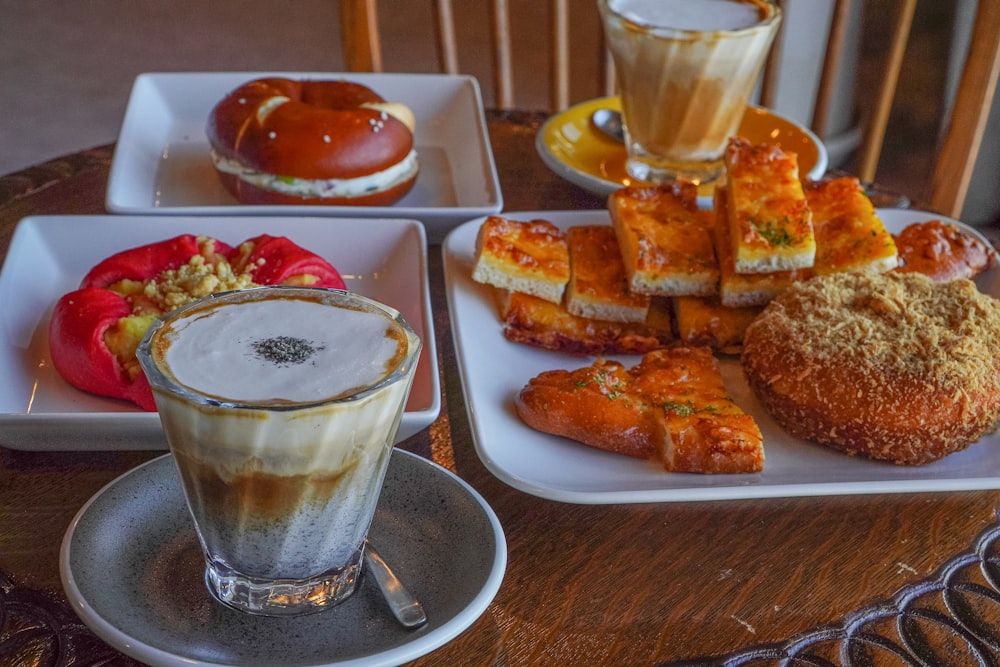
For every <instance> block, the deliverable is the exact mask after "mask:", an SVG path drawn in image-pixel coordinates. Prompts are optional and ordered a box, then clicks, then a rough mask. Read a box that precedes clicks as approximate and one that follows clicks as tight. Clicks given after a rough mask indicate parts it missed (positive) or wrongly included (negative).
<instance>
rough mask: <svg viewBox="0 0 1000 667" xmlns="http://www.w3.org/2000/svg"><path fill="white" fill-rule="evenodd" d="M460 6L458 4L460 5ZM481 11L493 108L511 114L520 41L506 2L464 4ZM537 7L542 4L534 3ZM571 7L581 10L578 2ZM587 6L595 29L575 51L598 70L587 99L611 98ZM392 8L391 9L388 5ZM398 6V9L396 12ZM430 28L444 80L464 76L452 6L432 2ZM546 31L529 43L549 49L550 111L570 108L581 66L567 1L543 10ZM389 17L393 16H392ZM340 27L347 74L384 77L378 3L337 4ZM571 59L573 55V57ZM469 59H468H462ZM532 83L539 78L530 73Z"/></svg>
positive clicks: (607, 66)
mask: <svg viewBox="0 0 1000 667" xmlns="http://www.w3.org/2000/svg"><path fill="white" fill-rule="evenodd" d="M459 4H462V3H459ZM467 4H469V5H475V6H477V7H478V8H479V9H485V10H488V17H489V24H490V35H489V44H488V45H481V44H480V45H478V46H479V49H477V50H481V49H482V48H483V47H485V50H486V51H487V52H489V53H490V54H491V56H492V63H491V65H492V79H493V96H494V100H495V102H494V104H495V106H496V107H497V108H501V109H511V108H515V107H516V106H517V97H516V96H515V61H516V59H517V48H518V47H517V44H518V39H517V38H518V37H520V36H516V35H515V34H514V31H513V30H512V20H511V19H512V15H511V7H510V0H490V2H489V3H486V2H475V3H467ZM537 4H538V5H541V3H537ZM573 4H574V5H575V6H576V5H580V6H582V4H583V3H581V2H580V0H573ZM591 4H593V3H588V4H587V9H589V10H591V13H592V15H593V17H592V18H593V21H594V23H593V25H594V26H596V29H595V30H594V31H592V32H591V33H590V34H588V35H585V36H583V38H582V39H581V38H580V36H576V37H578V40H577V41H576V42H575V43H576V44H577V45H579V44H581V43H583V44H593V45H594V48H593V49H591V53H589V54H588V55H590V56H591V57H592V60H594V61H596V63H597V65H596V69H597V70H598V76H597V82H596V84H597V87H596V88H593V89H592V92H591V93H590V94H591V96H594V95H601V94H604V95H611V94H614V90H615V81H614V79H615V77H614V65H613V64H612V63H611V59H610V57H608V55H607V50H606V49H605V48H604V42H603V36H602V35H601V33H600V29H599V23H597V22H596V17H597V13H596V4H593V6H592V7H591ZM385 6H386V7H389V8H392V6H393V5H392V3H386V4H385ZM398 7H399V6H398V5H396V7H395V8H396V9H398ZM433 8H434V23H433V34H434V36H435V38H436V40H435V41H436V45H437V54H436V55H437V58H438V61H439V63H438V64H439V71H441V72H444V73H448V74H458V73H460V72H462V71H468V70H463V69H461V66H460V65H459V40H458V39H456V31H457V25H456V23H457V21H458V20H459V19H458V18H457V15H456V11H455V6H454V3H453V2H452V0H433ZM547 10H548V11H547V19H546V20H547V22H548V29H547V30H546V31H542V30H539V32H538V34H537V35H535V36H533V39H545V40H546V41H547V42H548V44H549V48H548V51H549V60H550V63H551V65H550V72H549V99H548V108H549V109H552V110H561V109H564V108H566V107H567V106H569V104H570V101H571V99H572V98H571V92H570V88H571V82H572V78H573V72H572V69H571V64H572V63H573V61H574V60H579V54H578V53H574V52H576V51H578V48H572V49H571V46H570V45H571V38H572V37H573V35H571V25H570V0H549V3H548V6H547ZM390 11H391V10H390ZM340 21H341V33H342V39H343V42H342V45H343V52H344V62H345V64H346V66H347V69H348V70H349V71H353V72H381V71H383V58H382V36H381V32H380V19H379V13H378V2H377V0H341V2H340ZM571 53H573V55H572V56H571ZM466 55H468V54H466ZM532 74H533V78H535V77H537V76H538V75H539V74H540V73H538V72H532Z"/></svg>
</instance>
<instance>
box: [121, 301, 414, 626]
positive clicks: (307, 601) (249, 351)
mask: <svg viewBox="0 0 1000 667" xmlns="http://www.w3.org/2000/svg"><path fill="white" fill-rule="evenodd" d="M420 348H421V341H420V339H419V338H418V337H417V335H416V334H415V333H414V332H413V330H412V329H411V328H410V327H409V326H408V325H407V323H406V322H405V321H404V320H403V318H402V317H401V316H400V314H399V313H397V312H396V311H394V310H392V309H391V308H388V307H387V306H384V305H381V304H379V303H376V302H374V301H372V300H370V299H367V298H364V297H361V296H358V295H355V294H351V293H347V292H343V291H340V290H328V289H315V288H298V287H281V286H276V287H261V288H254V289H248V290H242V291H235V292H226V293H221V294H216V295H213V296H210V297H208V298H206V299H203V300H200V301H196V302H194V303H192V304H190V305H188V306H186V307H183V308H180V309H178V310H176V311H174V312H172V313H170V314H168V315H166V316H164V318H162V319H161V320H160V321H158V322H157V323H156V324H155V325H154V326H153V327H152V328H151V329H150V331H149V332H148V333H147V334H146V336H145V338H144V339H143V341H142V344H141V345H140V347H139V351H138V355H139V362H140V364H141V366H142V369H143V371H144V372H145V374H146V377H147V378H148V379H149V382H150V385H151V387H152V389H153V395H154V397H155V399H156V407H157V411H158V412H159V415H160V421H161V423H162V424H163V430H164V432H165V434H166V437H167V442H168V444H169V446H170V451H171V453H172V454H173V457H174V460H175V462H176V464H177V469H178V471H179V472H180V477H181V481H182V483H183V487H184V493H185V497H186V498H187V503H188V507H189V509H190V510H191V514H192V516H193V518H194V525H195V529H196V532H197V534H198V539H199V541H200V542H201V546H202V549H203V551H204V554H205V560H206V570H205V581H206V584H207V586H208V589H209V591H210V592H211V593H212V595H214V596H215V597H216V598H217V599H218V600H220V601H221V602H223V603H225V604H227V605H229V606H232V607H234V608H236V609H240V610H243V611H247V612H250V613H255V614H262V615H269V616H282V615H285V616H287V615H297V614H303V613H309V612H315V611H320V610H322V609H325V608H328V607H330V606H332V605H335V604H337V603H338V602H341V601H342V600H344V599H346V598H347V597H348V596H349V595H351V593H352V592H353V591H354V589H355V585H356V583H357V580H358V576H359V573H360V569H361V562H362V559H363V556H364V547H365V538H366V535H367V532H368V528H369V525H370V523H371V520H372V517H373V515H374V513H375V507H376V504H377V501H378V497H379V493H380V491H381V488H382V481H383V478H384V476H385V472H386V468H387V466H388V462H389V457H390V454H391V451H392V446H393V442H394V439H395V434H396V429H397V427H398V426H399V421H400V419H401V417H402V414H403V409H404V406H405V404H406V399H407V396H408V395H409V392H410V386H411V384H412V381H413V375H414V370H415V368H416V365H417V358H418V356H419V353H420Z"/></svg>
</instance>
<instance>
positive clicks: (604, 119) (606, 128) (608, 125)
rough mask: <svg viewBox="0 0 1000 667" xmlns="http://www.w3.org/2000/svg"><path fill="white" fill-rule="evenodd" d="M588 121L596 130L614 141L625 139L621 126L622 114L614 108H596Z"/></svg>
mask: <svg viewBox="0 0 1000 667" xmlns="http://www.w3.org/2000/svg"><path fill="white" fill-rule="evenodd" d="M590 122H591V123H593V124H594V127H596V128H597V129H598V130H600V131H601V132H603V133H604V134H606V135H608V136H609V137H611V138H612V139H614V140H615V141H620V142H624V141H625V131H624V129H623V128H622V115H621V113H620V112H618V111H615V110H614V109H598V110H596V111H595V112H594V113H592V114H591V115H590Z"/></svg>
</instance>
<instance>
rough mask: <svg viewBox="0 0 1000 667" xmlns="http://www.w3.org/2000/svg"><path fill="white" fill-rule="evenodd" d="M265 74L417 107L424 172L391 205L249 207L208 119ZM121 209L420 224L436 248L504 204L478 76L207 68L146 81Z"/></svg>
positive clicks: (131, 117) (120, 174)
mask: <svg viewBox="0 0 1000 667" xmlns="http://www.w3.org/2000/svg"><path fill="white" fill-rule="evenodd" d="M262 76H284V77H287V78H292V79H347V80H350V81H354V82H357V83H360V84H363V85H366V86H368V87H369V88H371V89H372V90H374V91H375V92H377V93H378V94H380V95H381V96H382V97H384V98H385V99H386V100H389V101H391V102H402V103H404V104H406V105H408V106H409V107H410V108H411V109H412V110H413V112H414V115H415V116H416V121H417V126H416V128H415V130H414V136H415V140H416V149H417V155H418V159H419V161H420V173H419V175H418V176H417V182H416V184H415V185H414V186H413V189H412V190H411V191H410V192H409V193H408V194H407V195H406V196H405V197H404V198H403V199H401V200H400V201H399V202H397V203H396V204H395V205H393V206H389V207H371V206H294V205H291V206H244V205H242V204H240V203H238V202H237V201H236V199H234V198H233V197H232V195H230V194H229V193H228V192H227V191H226V190H225V189H224V188H223V187H222V184H221V183H220V182H219V179H218V177H217V176H216V173H215V168H214V167H213V165H212V160H211V158H210V157H209V144H208V139H207V138H206V136H205V123H206V121H207V120H208V116H209V113H210V112H211V110H212V107H214V106H215V104H216V103H217V102H218V101H219V100H221V99H222V98H223V97H225V95H226V94H227V93H229V92H230V91H231V90H233V89H235V88H237V87H238V86H239V85H241V84H243V83H244V82H246V81H250V80H252V79H255V78H259V77H262ZM106 199H107V202H106V203H107V207H108V210H109V211H111V212H114V213H147V214H149V213H153V214H174V215H194V214H196V215H269V216H275V215H289V216H291V215H294V216H326V215H336V216H341V217H357V218H369V217H374V218H414V219H417V220H420V221H421V222H423V223H424V225H425V226H426V227H427V236H428V238H429V239H430V240H431V242H436V241H440V240H441V238H443V237H444V235H445V233H447V231H448V230H449V229H451V228H452V227H454V226H456V225H457V224H459V223H461V222H464V221H465V220H468V219H469V218H473V217H476V216H480V215H488V214H490V213H495V212H496V211H499V210H500V209H501V207H502V206H503V200H502V195H501V193H500V182H499V179H498V178H497V171H496V165H495V163H494V161H493V152H492V150H491V148H490V142H489V135H488V133H487V130H486V118H485V116H484V114H483V102H482V96H481V94H480V91H479V85H478V84H477V83H476V80H475V79H474V78H472V77H469V76H453V75H441V74H355V73H347V74H341V73H332V74H331V73H321V72H294V73H292V72H208V73H148V74H141V75H139V76H138V77H137V78H136V80H135V83H134V85H133V87H132V93H131V95H130V97H129V100H128V106H127V108H126V110H125V118H124V120H123V122H122V128H121V133H120V135H119V137H118V144H117V146H116V147H115V154H114V158H113V160H112V163H111V174H110V178H109V180H108V191H107V198H106Z"/></svg>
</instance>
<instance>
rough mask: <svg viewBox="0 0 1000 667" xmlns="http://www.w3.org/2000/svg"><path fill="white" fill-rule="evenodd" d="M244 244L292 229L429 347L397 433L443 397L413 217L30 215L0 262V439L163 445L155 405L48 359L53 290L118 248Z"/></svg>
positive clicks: (59, 291)
mask: <svg viewBox="0 0 1000 667" xmlns="http://www.w3.org/2000/svg"><path fill="white" fill-rule="evenodd" d="M187 233H191V234H204V235H207V236H211V237H214V238H217V239H219V240H221V241H225V242H226V243H229V244H230V245H235V244H238V243H240V242H242V241H244V240H246V239H249V238H253V237H254V236H258V235H260V234H270V235H272V236H287V237H288V238H289V239H291V240H292V241H294V242H295V243H297V244H299V245H301V246H302V247H304V248H306V249H307V250H311V251H312V252H315V253H316V254H318V255H321V256H322V257H324V258H326V259H327V261H329V262H330V263H332V264H333V265H334V266H335V267H336V268H337V270H338V271H340V273H341V275H342V276H343V277H344V282H345V283H347V287H348V289H349V290H351V291H354V292H358V293H359V294H363V295H365V296H368V297H371V298H373V299H375V300H376V301H380V302H382V303H385V304H387V305H389V306H392V307H393V308H396V309H397V310H399V311H400V312H401V313H402V314H403V317H404V318H405V319H406V321H407V322H408V323H409V324H410V326H412V327H413V329H414V330H415V331H416V332H417V333H418V334H420V336H421V338H422V339H423V342H424V348H423V350H422V352H421V354H420V361H419V362H418V366H417V374H416V377H415V378H414V381H413V389H412V391H411V394H410V399H409V402H408V403H407V405H406V412H405V413H404V415H403V419H402V423H401V424H400V427H399V433H398V435H397V441H400V440H403V439H405V438H407V437H409V436H410V435H413V434H414V433H416V432H418V431H420V430H422V429H424V428H426V427H427V426H429V425H430V424H431V422H433V421H434V420H435V419H436V418H437V416H438V412H439V411H440V409H441V390H440V384H439V381H438V369H437V350H436V345H435V339H434V320H433V317H432V316H431V306H430V292H429V291H428V285H427V252H426V237H425V234H424V228H423V227H422V226H421V225H420V223H419V222H417V221H415V220H401V219H383V220H370V219H346V218H345V219H336V218H302V217H299V218H285V219H281V218H269V217H262V216H258V217H246V218H238V217H232V218H213V217H208V218H204V217H184V216H177V217H169V218H163V219H160V220H159V221H158V222H157V224H152V223H151V222H150V220H149V218H148V217H141V216H35V217H29V218H25V219H23V220H21V222H20V223H18V226H17V228H16V229H15V230H14V236H13V238H12V239H11V244H10V249H9V251H8V253H7V259H6V261H5V263H4V265H3V269H2V270H0V303H2V304H3V308H0V378H3V381H2V382H0V445H3V446H5V447H10V448H12V449H26V450H50V451H62V450H105V449H166V447H167V443H166V440H165V439H164V438H163V434H162V432H161V430H160V420H159V418H158V416H157V415H156V413H153V412H144V411H142V410H140V409H139V408H138V407H135V406H133V405H132V404H131V403H128V402H126V401H120V400H116V399H111V398H103V397H100V396H94V395H91V394H88V393H85V392H83V391H80V390H78V389H76V388H74V387H72V386H70V385H69V384H68V383H66V382H65V381H64V380H63V379H62V377H60V376H59V374H58V373H57V372H56V371H55V369H54V368H53V367H52V361H51V357H50V355H49V344H48V326H49V318H50V315H51V313H52V308H53V306H54V305H55V302H56V301H57V300H58V299H59V297H61V296H62V295H63V294H65V293H67V292H70V291H72V290H74V289H76V288H77V287H78V285H79V283H80V280H81V279H82V278H83V276H84V275H85V274H86V273H87V271H89V270H90V268H91V267H92V266H94V265H95V264H97V263H98V262H99V261H101V260H102V259H104V258H105V257H107V256H108V255H111V254H113V253H115V252H118V251H121V250H125V249H128V248H133V247H136V246H140V245H144V244H147V243H154V242H156V241H162V240H164V239H168V238H172V237H174V236H177V235H180V234H187Z"/></svg>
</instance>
